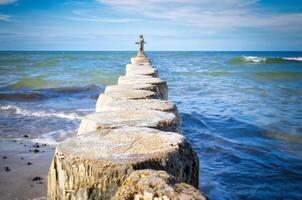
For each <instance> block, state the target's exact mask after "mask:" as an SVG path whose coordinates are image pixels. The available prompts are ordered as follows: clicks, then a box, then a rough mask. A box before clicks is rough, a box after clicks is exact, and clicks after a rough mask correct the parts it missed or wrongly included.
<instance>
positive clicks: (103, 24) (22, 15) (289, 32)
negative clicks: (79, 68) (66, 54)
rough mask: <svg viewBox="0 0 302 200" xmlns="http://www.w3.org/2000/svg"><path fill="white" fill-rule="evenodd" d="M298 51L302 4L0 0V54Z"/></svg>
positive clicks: (293, 0) (285, 0)
mask: <svg viewBox="0 0 302 200" xmlns="http://www.w3.org/2000/svg"><path fill="white" fill-rule="evenodd" d="M141 33H143V34H144V35H145V39H146V41H147V45H146V50H225V51H228V50H230V51H232V50H302V0H86V1H84V0H0V49H1V50H135V49H136V46H135V45H134V42H135V40H136V39H137V36H138V34H141Z"/></svg>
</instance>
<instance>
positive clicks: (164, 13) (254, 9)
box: [97, 0, 302, 29]
mask: <svg viewBox="0 0 302 200" xmlns="http://www.w3.org/2000/svg"><path fill="white" fill-rule="evenodd" d="M97 1H98V2H100V3H102V4H106V5H110V6H113V7H115V8H117V9H121V10H126V11H129V10H130V11H134V12H135V13H138V14H139V15H140V16H145V17H149V18H154V19H160V20H166V21H171V22H176V23H178V24H184V25H191V26H197V27H202V28H213V29H223V28H230V29H235V28H272V29H284V28H290V29H301V27H302V20H300V19H301V17H302V13H272V12H268V11H266V12H264V11H262V12H260V11H259V9H258V0H225V1H221V0H166V1H162V0H144V1H143V2H142V1H141V0H127V1H125V0H97Z"/></svg>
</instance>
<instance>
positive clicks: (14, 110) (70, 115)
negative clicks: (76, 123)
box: [0, 105, 81, 120]
mask: <svg viewBox="0 0 302 200" xmlns="http://www.w3.org/2000/svg"><path fill="white" fill-rule="evenodd" d="M0 111H1V112H11V113H14V114H17V115H23V116H33V117H55V118H62V119H68V120H80V119H81V116H80V115H78V114H77V113H64V112H50V111H44V110H28V109H24V108H19V107H17V106H13V105H4V106H0Z"/></svg>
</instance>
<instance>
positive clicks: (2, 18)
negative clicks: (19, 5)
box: [0, 13, 11, 22]
mask: <svg viewBox="0 0 302 200" xmlns="http://www.w3.org/2000/svg"><path fill="white" fill-rule="evenodd" d="M10 18H11V16H10V15H4V14H1V13H0V21H6V22H9V21H11V20H10Z"/></svg>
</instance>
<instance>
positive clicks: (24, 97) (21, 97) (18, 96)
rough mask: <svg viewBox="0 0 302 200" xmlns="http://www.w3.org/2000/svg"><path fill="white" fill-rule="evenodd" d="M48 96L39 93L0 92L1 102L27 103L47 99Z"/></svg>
mask: <svg viewBox="0 0 302 200" xmlns="http://www.w3.org/2000/svg"><path fill="white" fill-rule="evenodd" d="M48 97H49V96H48V95H46V94H42V93H40V92H23V91H17V92H2V93H0V99H1V100H13V101H28V100H42V99H47V98H48Z"/></svg>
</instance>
